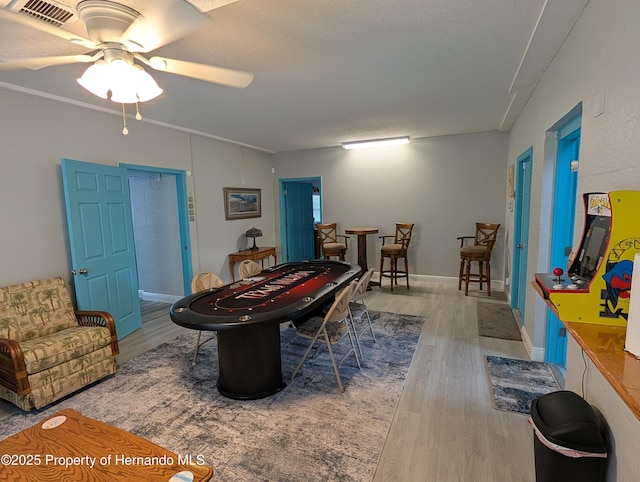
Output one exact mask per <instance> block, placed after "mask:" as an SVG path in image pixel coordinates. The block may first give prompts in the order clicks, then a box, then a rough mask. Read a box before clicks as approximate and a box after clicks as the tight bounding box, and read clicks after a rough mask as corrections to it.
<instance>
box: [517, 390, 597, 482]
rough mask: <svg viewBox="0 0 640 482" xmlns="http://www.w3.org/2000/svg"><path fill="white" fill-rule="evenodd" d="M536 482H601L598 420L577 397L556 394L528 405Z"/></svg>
mask: <svg viewBox="0 0 640 482" xmlns="http://www.w3.org/2000/svg"><path fill="white" fill-rule="evenodd" d="M529 423H530V424H531V425H532V427H533V431H534V435H533V439H534V441H533V443H534V455H535V465H536V482H574V481H575V482H601V481H604V477H605V474H606V464H607V440H606V436H605V431H604V425H603V420H602V416H601V415H600V413H599V412H597V411H596V410H595V409H594V408H593V407H592V406H591V405H590V404H589V403H588V402H587V401H586V400H584V399H583V398H582V397H581V396H580V395H577V394H576V393H574V392H570V391H559V392H553V393H549V394H547V395H543V396H542V397H540V398H538V399H536V400H534V401H533V403H532V404H531V418H530V419H529Z"/></svg>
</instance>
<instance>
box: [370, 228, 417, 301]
mask: <svg viewBox="0 0 640 482" xmlns="http://www.w3.org/2000/svg"><path fill="white" fill-rule="evenodd" d="M412 231H413V223H396V233H395V234H394V235H393V236H391V235H388V236H378V237H379V238H381V239H382V247H381V248H380V287H381V288H382V278H383V277H385V278H390V280H391V291H393V285H394V284H395V285H397V284H398V278H406V279H407V289H409V259H408V251H409V243H410V242H411V232H412ZM388 238H393V243H391V244H385V240H386V239H388ZM385 258H388V259H389V263H390V267H389V269H388V270H386V271H385V270H384V260H385ZM398 259H404V271H402V270H398Z"/></svg>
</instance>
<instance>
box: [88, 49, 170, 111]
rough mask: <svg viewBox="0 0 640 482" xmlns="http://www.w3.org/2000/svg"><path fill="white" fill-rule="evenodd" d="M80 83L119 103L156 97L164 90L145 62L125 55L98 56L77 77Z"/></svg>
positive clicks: (100, 95)
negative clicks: (109, 57) (139, 62)
mask: <svg viewBox="0 0 640 482" xmlns="http://www.w3.org/2000/svg"><path fill="white" fill-rule="evenodd" d="M77 81H78V83H79V84H80V85H81V86H82V87H84V88H85V89H87V90H88V91H89V92H91V93H92V94H94V95H97V96H98V97H101V98H103V99H107V98H109V92H111V100H112V101H113V102H117V103H118V104H135V103H136V102H147V101H149V100H151V99H155V98H156V97H158V96H159V95H160V94H162V92H163V90H162V89H161V88H160V87H159V86H158V84H157V83H156V81H155V80H153V77H151V75H149V73H147V72H146V71H145V70H144V69H143V68H142V67H141V66H139V65H137V64H133V63H129V62H127V61H126V60H123V59H113V60H111V61H109V62H108V61H105V60H98V61H97V62H96V63H95V64H93V65H91V66H90V67H89V68H88V69H87V70H86V71H85V73H84V74H83V75H82V77H80V78H79V79H77Z"/></svg>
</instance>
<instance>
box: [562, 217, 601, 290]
mask: <svg viewBox="0 0 640 482" xmlns="http://www.w3.org/2000/svg"><path fill="white" fill-rule="evenodd" d="M610 227H611V218H610V217H609V216H596V217H594V218H593V220H592V222H591V226H589V230H588V231H587V234H586V235H585V237H584V240H583V242H582V245H581V246H580V252H579V253H578V258H577V259H576V260H575V261H574V263H573V264H572V265H571V268H570V269H569V275H570V276H571V278H572V280H573V279H574V277H577V278H578V279H581V280H582V281H584V282H586V283H588V282H590V281H591V279H592V278H593V276H594V275H595V274H596V271H597V270H598V267H599V266H600V261H601V260H602V258H603V256H604V254H605V251H606V250H607V244H608V241H609V230H610Z"/></svg>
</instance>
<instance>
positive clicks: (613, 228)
mask: <svg viewBox="0 0 640 482" xmlns="http://www.w3.org/2000/svg"><path fill="white" fill-rule="evenodd" d="M583 201H584V207H585V223H584V229H583V232H582V240H581V242H580V245H579V248H578V250H577V251H575V252H574V253H573V254H572V256H571V258H570V259H569V267H568V269H567V271H566V273H565V271H564V269H562V268H561V267H555V268H554V269H553V272H552V273H536V274H535V275H534V276H535V278H534V281H533V282H532V285H533V287H534V288H535V289H536V291H537V292H538V293H539V294H540V295H541V296H542V297H543V298H544V300H545V302H546V303H547V305H549V307H550V308H551V309H552V310H553V311H554V312H555V314H556V315H557V316H558V318H559V319H560V320H562V321H575V322H580V323H594V324H601V325H611V326H626V324H627V317H628V315H629V296H630V292H631V276H632V273H633V259H634V255H635V254H636V253H637V252H640V191H612V192H610V193H608V194H607V193H586V194H584V195H583Z"/></svg>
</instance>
